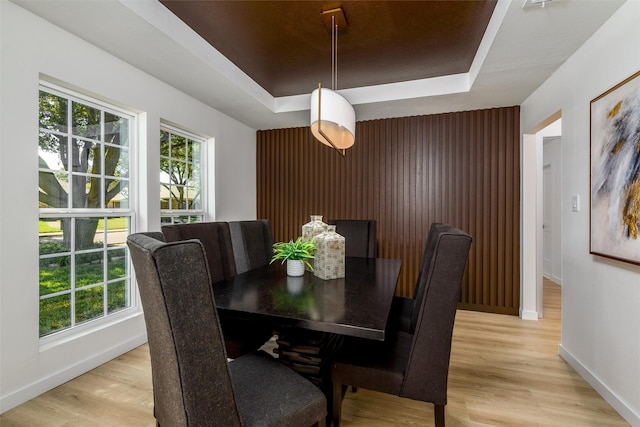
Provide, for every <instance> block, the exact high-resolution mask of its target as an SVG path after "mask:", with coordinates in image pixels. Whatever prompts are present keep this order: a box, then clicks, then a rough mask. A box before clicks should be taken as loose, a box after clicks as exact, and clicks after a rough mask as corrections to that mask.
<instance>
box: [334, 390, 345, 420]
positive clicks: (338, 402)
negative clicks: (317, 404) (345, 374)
mask: <svg viewBox="0 0 640 427" xmlns="http://www.w3.org/2000/svg"><path fill="white" fill-rule="evenodd" d="M342 389H343V387H342V384H339V383H336V382H334V383H333V427H340V416H341V413H342Z"/></svg>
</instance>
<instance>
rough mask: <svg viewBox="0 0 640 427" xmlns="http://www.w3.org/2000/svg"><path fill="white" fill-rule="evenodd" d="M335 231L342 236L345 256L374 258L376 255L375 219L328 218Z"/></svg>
mask: <svg viewBox="0 0 640 427" xmlns="http://www.w3.org/2000/svg"><path fill="white" fill-rule="evenodd" d="M327 223H328V224H332V225H335V226H336V232H337V233H338V234H340V235H341V236H343V237H344V240H345V245H344V252H345V256H348V257H360V258H375V257H376V256H377V255H378V247H377V240H376V238H377V237H376V221H375V220H373V219H330V220H328V222H327Z"/></svg>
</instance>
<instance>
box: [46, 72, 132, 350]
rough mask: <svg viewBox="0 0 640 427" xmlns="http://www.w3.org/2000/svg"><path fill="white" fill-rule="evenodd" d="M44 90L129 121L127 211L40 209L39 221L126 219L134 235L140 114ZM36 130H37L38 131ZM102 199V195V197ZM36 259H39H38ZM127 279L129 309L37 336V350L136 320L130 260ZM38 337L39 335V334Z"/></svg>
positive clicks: (59, 89)
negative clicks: (64, 218) (41, 218)
mask: <svg viewBox="0 0 640 427" xmlns="http://www.w3.org/2000/svg"><path fill="white" fill-rule="evenodd" d="M40 90H43V91H46V92H49V93H51V94H53V95H58V96H61V97H64V98H66V99H72V100H77V101H79V102H82V103H83V104H85V105H88V106H90V107H94V108H97V109H100V110H101V111H108V112H111V113H115V114H118V115H121V116H123V117H127V118H128V119H129V144H128V149H129V176H128V178H127V179H128V181H129V186H128V189H129V207H128V208H126V209H123V208H119V209H113V208H109V209H106V208H105V209H100V210H99V211H96V210H95V209H71V208H64V209H55V208H40V209H39V210H38V212H39V213H38V217H39V218H40V217H47V216H50V215H51V216H53V215H58V216H74V217H86V216H117V215H122V216H128V217H129V221H130V222H129V228H130V233H135V231H136V230H137V227H136V222H137V215H138V184H137V181H138V180H137V177H138V167H137V165H138V158H137V157H138V146H139V135H140V134H139V129H138V126H139V114H136V113H135V112H133V111H131V110H127V109H124V108H122V107H119V106H117V105H115V104H114V103H112V102H109V101H103V100H101V99H99V98H97V97H94V96H89V95H86V94H83V93H82V92H80V91H79V90H78V89H72V88H67V87H64V86H60V85H58V84H55V83H52V82H50V81H47V80H42V79H41V80H40V81H39V86H38V91H40ZM38 129H39V128H38ZM103 197H104V195H103ZM38 258H40V257H39V256H38ZM128 271H129V275H128V276H127V277H126V278H127V279H128V280H129V296H130V305H129V307H126V308H123V309H121V310H118V311H116V312H114V313H111V314H108V315H105V316H101V317H99V318H95V319H90V320H87V321H83V322H81V323H78V324H76V325H73V326H70V327H68V328H65V329H61V330H58V331H55V332H51V333H50V334H47V335H44V336H39V347H40V351H45V350H47V349H49V348H52V347H55V346H57V345H60V344H63V343H65V342H68V341H70V340H73V339H76V338H78V337H80V336H83V335H86V334H89V333H92V332H94V331H96V330H98V329H102V328H105V327H108V326H110V325H113V324H116V323H120V322H122V321H125V320H127V319H129V318H131V317H134V316H138V315H139V314H140V313H141V312H142V308H141V306H140V301H139V293H138V286H137V282H136V280H135V274H134V270H133V263H132V262H131V258H130V257H129V268H128ZM38 301H39V293H38ZM39 313H40V312H39V310H38V323H39V316H40V314H39ZM38 335H39V334H38Z"/></svg>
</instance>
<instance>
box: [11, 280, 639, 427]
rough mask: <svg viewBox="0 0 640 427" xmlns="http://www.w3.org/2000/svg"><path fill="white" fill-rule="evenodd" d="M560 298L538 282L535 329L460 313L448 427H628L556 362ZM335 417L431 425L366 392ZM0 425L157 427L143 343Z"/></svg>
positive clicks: (363, 423)
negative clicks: (540, 294)
mask: <svg viewBox="0 0 640 427" xmlns="http://www.w3.org/2000/svg"><path fill="white" fill-rule="evenodd" d="M560 291H561V289H560V287H559V286H557V285H555V284H553V283H552V282H549V281H545V289H544V292H545V294H544V298H545V300H544V302H545V307H544V315H545V317H544V318H543V319H540V320H539V321H537V322H535V321H525V320H520V319H519V318H517V317H514V316H506V315H499V314H488V313H480V312H472V311H463V310H458V314H457V317H456V325H455V328H454V337H453V347H452V354H451V367H450V371H449V393H448V395H449V403H448V405H447V406H446V410H445V414H446V423H447V427H456V426H473V427H486V426H510V427H511V426H532V427H533V426H544V427H548V426H558V427H560V426H562V427H565V426H566V427H570V426H581V427H582V426H598V427H602V426H628V425H629V424H628V423H626V422H625V421H624V419H622V418H621V417H620V416H619V415H618V414H617V413H616V412H615V411H614V410H613V409H612V408H611V406H610V405H609V404H608V403H606V402H605V401H604V399H602V398H601V397H600V396H599V395H598V394H597V393H596V392H595V391H594V390H593V389H592V388H591V387H590V386H589V385H588V384H587V383H586V381H584V380H583V379H582V378H581V377H580V376H579V375H578V374H577V373H576V372H575V371H574V370H573V369H572V368H571V367H570V366H569V365H568V364H566V363H565V362H564V361H563V360H562V359H561V358H560V357H559V356H558V344H559V343H560ZM342 414H343V420H344V423H343V424H344V426H345V427H378V426H379V427H383V426H431V425H433V405H431V404H428V403H424V402H415V401H412V400H409V399H402V398H398V397H394V396H389V395H385V394H382V393H377V392H372V391H368V390H364V389H359V390H358V391H357V392H356V393H352V392H351V391H349V392H348V393H347V396H346V397H345V400H344V402H343V410H342ZM0 425H1V426H2V427H13V426H29V427H39V426H43V427H44V426H47V427H57V426H60V427H62V426H64V427H93V426H101V427H107V426H113V427H121V426H122V427H129V426H131V427H133V426H136V427H137V426H149V427H152V426H155V420H154V419H153V396H152V389H151V370H150V364H149V350H148V347H147V345H143V346H141V347H139V348H137V349H134V350H133V351H130V352H129V353H127V354H124V355H122V356H121V357H118V358H117V359H114V360H112V361H110V362H108V363H106V364H104V365H102V366H100V367H98V368H96V369H94V370H92V371H90V372H88V373H86V374H84V375H82V376H80V377H78V378H76V379H74V380H72V381H69V382H68V383H66V384H63V385H61V386H59V387H57V388H55V389H53V390H51V391H49V392H47V393H44V394H43V395H41V396H39V397H37V398H35V399H33V400H30V401H29V402H26V403H24V404H22V405H20V406H18V407H16V408H14V409H12V410H10V411H7V412H6V413H4V414H2V415H0Z"/></svg>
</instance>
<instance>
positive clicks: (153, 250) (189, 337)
mask: <svg viewBox="0 0 640 427" xmlns="http://www.w3.org/2000/svg"><path fill="white" fill-rule="evenodd" d="M127 244H128V246H129V250H130V252H131V258H132V260H133V265H134V270H135V273H136V278H137V280H138V287H139V289H140V297H141V300H142V306H143V308H144V317H145V322H146V325H147V335H148V340H149V352H150V355H151V370H152V378H153V390H154V403H155V406H154V413H155V417H156V420H157V421H158V424H159V425H161V426H191V425H200V424H196V423H194V421H195V420H200V422H202V421H203V420H216V423H220V425H228V426H239V425H240V418H239V414H238V411H237V408H236V405H235V402H234V399H233V388H232V383H231V377H230V373H229V367H228V363H227V356H226V353H225V350H224V345H223V338H222V331H221V329H220V325H219V321H218V315H217V313H216V308H215V302H214V297H213V290H212V288H211V285H210V281H211V279H210V277H209V270H208V268H207V260H206V258H205V253H204V250H203V246H202V244H201V243H200V242H199V241H197V240H187V241H182V242H177V243H163V242H160V241H158V240H156V239H154V238H152V237H150V236H145V235H142V234H133V235H130V236H129V237H128V239H127ZM212 384H215V387H212V386H211V385H212Z"/></svg>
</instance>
